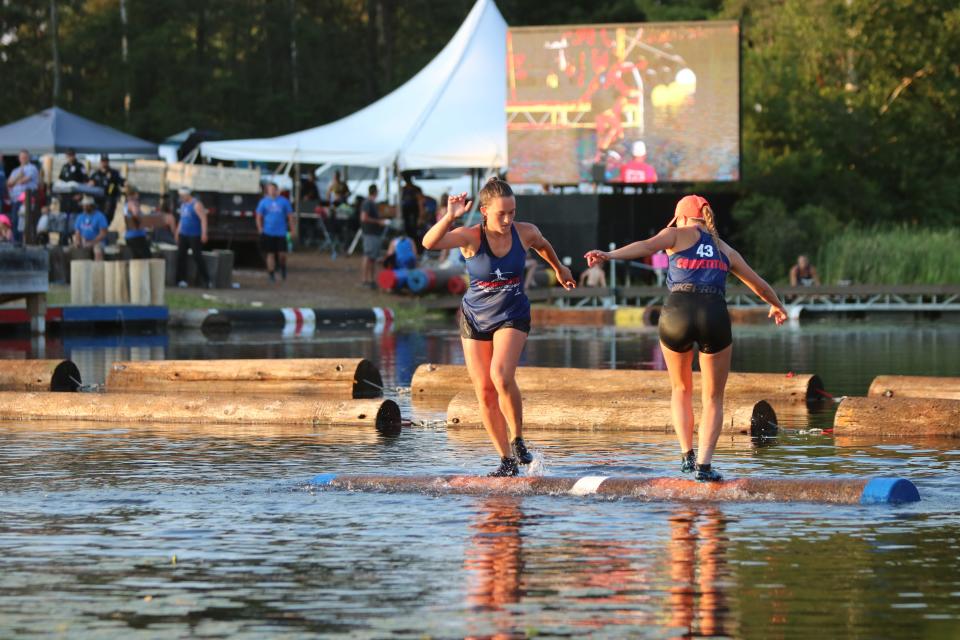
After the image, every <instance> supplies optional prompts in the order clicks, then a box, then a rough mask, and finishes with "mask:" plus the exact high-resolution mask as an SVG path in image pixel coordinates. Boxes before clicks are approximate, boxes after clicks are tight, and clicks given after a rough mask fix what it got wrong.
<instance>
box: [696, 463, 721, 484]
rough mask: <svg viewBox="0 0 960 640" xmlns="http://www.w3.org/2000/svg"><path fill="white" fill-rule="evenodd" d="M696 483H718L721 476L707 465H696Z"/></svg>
mask: <svg viewBox="0 0 960 640" xmlns="http://www.w3.org/2000/svg"><path fill="white" fill-rule="evenodd" d="M694 480H696V481H697V482H720V481H721V480H723V476H722V475H720V473H719V472H717V471H714V470H713V469H711V468H710V465H709V464H698V465H697V475H696V476H694Z"/></svg>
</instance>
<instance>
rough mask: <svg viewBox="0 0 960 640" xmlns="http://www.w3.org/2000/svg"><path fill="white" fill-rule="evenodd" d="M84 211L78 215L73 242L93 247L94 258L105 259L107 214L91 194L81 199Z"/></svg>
mask: <svg viewBox="0 0 960 640" xmlns="http://www.w3.org/2000/svg"><path fill="white" fill-rule="evenodd" d="M80 206H81V207H82V208H83V213H81V214H80V215H78V216H77V219H76V222H75V224H74V232H73V242H74V244H76V245H77V246H78V247H93V259H94V260H103V245H104V244H106V238H107V227H108V226H110V225H109V224H108V223H107V218H106V216H104V215H103V212H102V211H100V210H99V209H97V208H96V201H95V200H94V199H93V198H92V197H90V196H83V199H82V200H80Z"/></svg>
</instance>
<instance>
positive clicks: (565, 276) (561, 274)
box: [555, 265, 577, 291]
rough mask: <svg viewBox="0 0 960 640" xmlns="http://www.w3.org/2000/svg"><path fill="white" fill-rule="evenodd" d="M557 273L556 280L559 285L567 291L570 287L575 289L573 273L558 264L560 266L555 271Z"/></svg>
mask: <svg viewBox="0 0 960 640" xmlns="http://www.w3.org/2000/svg"><path fill="white" fill-rule="evenodd" d="M555 273H556V274H557V282H558V283H560V286H561V287H563V288H564V289H566V290H567V291H569V290H570V289H576V288H577V283H576V281H575V280H574V279H573V274H572V273H570V269H568V268H567V267H565V266H563V265H560V268H559V269H557V270H556V272H555Z"/></svg>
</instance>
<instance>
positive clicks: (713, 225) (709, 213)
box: [700, 204, 720, 249]
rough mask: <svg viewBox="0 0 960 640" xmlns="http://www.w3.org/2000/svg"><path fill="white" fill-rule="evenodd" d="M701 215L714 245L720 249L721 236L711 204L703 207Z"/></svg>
mask: <svg viewBox="0 0 960 640" xmlns="http://www.w3.org/2000/svg"><path fill="white" fill-rule="evenodd" d="M700 214H701V215H702V216H703V224H704V226H706V227H707V231H709V232H710V235H711V236H713V243H714V244H715V245H717V248H718V249H719V248H720V234H719V233H717V222H716V220H715V219H714V217H713V209H711V208H710V205H709V204H705V205H703V207H702V208H701V209H700Z"/></svg>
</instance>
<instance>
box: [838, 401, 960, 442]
mask: <svg viewBox="0 0 960 640" xmlns="http://www.w3.org/2000/svg"><path fill="white" fill-rule="evenodd" d="M833 431H834V434H836V435H838V436H874V437H875V436H890V437H908V436H909V437H914V436H947V437H954V438H955V437H960V400H943V399H940V398H882V397H881V398H844V399H843V401H842V402H841V403H840V406H839V407H838V408H837V413H836V416H834V419H833Z"/></svg>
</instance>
